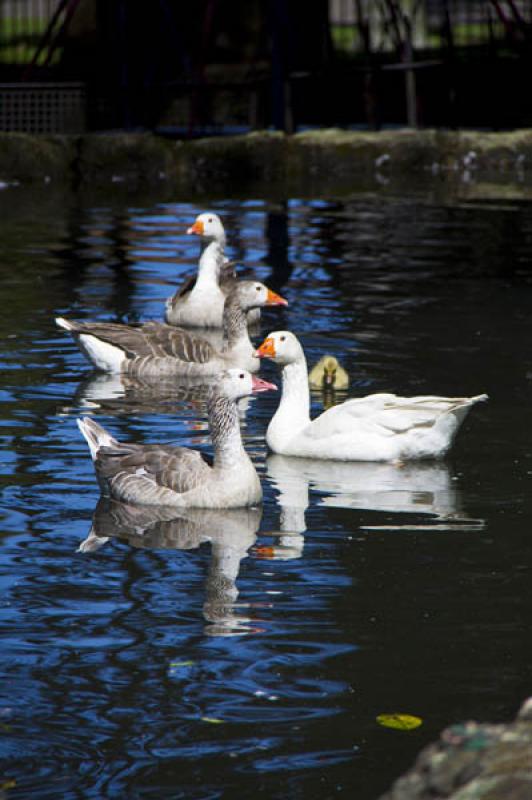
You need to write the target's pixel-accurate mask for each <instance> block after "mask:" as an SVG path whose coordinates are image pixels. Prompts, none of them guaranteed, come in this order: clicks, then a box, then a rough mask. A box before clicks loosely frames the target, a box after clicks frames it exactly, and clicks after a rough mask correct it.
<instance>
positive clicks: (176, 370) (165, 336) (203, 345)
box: [56, 281, 288, 378]
mask: <svg viewBox="0 0 532 800" xmlns="http://www.w3.org/2000/svg"><path fill="white" fill-rule="evenodd" d="M266 305H268V306H279V305H288V304H287V302H286V300H284V299H283V298H282V297H280V295H278V294H275V292H272V291H271V289H268V287H267V286H264V284H263V283H259V282H258V281H239V282H238V283H237V284H236V285H235V287H234V288H233V290H232V291H231V292H230V293H229V295H228V296H227V298H226V300H225V304H224V329H223V332H224V342H223V346H222V348H221V350H218V349H216V348H215V347H213V346H212V345H211V344H210V343H209V342H208V341H207V340H206V339H204V338H202V337H201V336H198V335H196V334H194V333H191V332H189V331H186V330H184V329H182V328H173V327H172V326H171V325H165V324H164V323H161V322H146V323H144V325H141V326H139V327H134V326H131V325H121V324H116V323H111V322H76V321H74V320H72V321H71V320H67V319H64V318H63V317H57V318H56V324H57V325H58V326H59V327H60V328H63V329H64V330H66V331H68V332H69V333H71V334H72V336H73V337H74V339H75V340H76V341H77V343H78V345H79V347H80V349H81V350H82V352H83V353H84V354H85V355H86V356H87V358H88V359H89V361H90V362H91V363H92V364H93V365H94V366H95V367H96V368H97V369H99V370H103V371H104V372H114V373H126V374H127V375H132V376H135V377H141V378H150V377H161V376H164V375H168V376H174V375H182V376H191V377H198V376H199V377H203V376H212V375H216V374H217V373H218V372H220V371H221V370H223V369H227V368H228V367H234V366H238V367H243V368H244V369H248V370H250V371H251V372H256V371H257V370H258V369H259V363H260V362H259V359H258V358H257V357H256V355H255V351H254V348H253V345H252V343H251V341H250V338H249V334H248V330H247V321H246V313H247V311H248V310H249V309H250V308H257V307H260V306H266Z"/></svg>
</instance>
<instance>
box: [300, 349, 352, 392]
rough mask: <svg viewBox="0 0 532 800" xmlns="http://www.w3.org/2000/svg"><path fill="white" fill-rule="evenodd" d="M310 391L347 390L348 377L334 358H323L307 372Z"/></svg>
mask: <svg viewBox="0 0 532 800" xmlns="http://www.w3.org/2000/svg"><path fill="white" fill-rule="evenodd" d="M308 382H309V385H310V387H311V388H312V389H347V387H348V386H349V375H348V374H347V372H346V371H345V369H344V368H343V367H342V366H340V364H339V362H338V359H336V358H335V357H334V356H323V357H322V358H320V360H319V361H318V363H317V364H315V365H314V366H313V367H312V369H311V370H310V372H309V376H308Z"/></svg>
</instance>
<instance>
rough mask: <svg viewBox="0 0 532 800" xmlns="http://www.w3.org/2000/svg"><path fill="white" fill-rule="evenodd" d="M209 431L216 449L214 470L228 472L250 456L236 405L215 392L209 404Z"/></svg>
mask: <svg viewBox="0 0 532 800" xmlns="http://www.w3.org/2000/svg"><path fill="white" fill-rule="evenodd" d="M208 417H209V429H210V432H211V437H212V443H213V448H214V468H215V469H221V470H224V471H225V470H228V469H231V468H233V467H235V466H237V465H238V463H239V462H241V461H242V459H243V458H244V459H247V458H248V455H247V453H246V451H245V450H244V446H243V444H242V437H241V435H240V422H239V419H238V411H237V407H236V403H235V402H234V401H233V400H229V399H228V398H227V397H223V396H221V395H219V394H217V393H216V392H214V393H213V394H212V395H211V397H210V398H209V402H208Z"/></svg>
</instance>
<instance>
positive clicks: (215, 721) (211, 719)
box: [201, 717, 224, 725]
mask: <svg viewBox="0 0 532 800" xmlns="http://www.w3.org/2000/svg"><path fill="white" fill-rule="evenodd" d="M201 721H202V722H210V723H211V725H223V722H224V721H223V719H216V717H202V718H201Z"/></svg>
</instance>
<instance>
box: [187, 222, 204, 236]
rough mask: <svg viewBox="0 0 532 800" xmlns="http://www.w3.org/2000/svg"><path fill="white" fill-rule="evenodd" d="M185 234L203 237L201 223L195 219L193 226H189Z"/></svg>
mask: <svg viewBox="0 0 532 800" xmlns="http://www.w3.org/2000/svg"><path fill="white" fill-rule="evenodd" d="M187 233H197V234H198V236H203V222H202V221H201V220H199V219H197V220H196V222H195V223H194V225H191V226H190V228H189V229H188V230H187Z"/></svg>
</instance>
